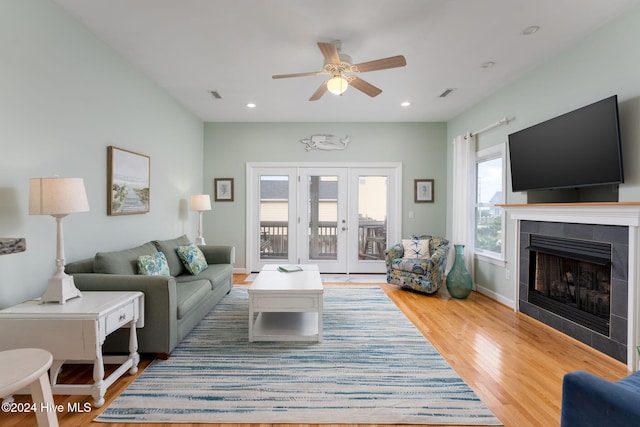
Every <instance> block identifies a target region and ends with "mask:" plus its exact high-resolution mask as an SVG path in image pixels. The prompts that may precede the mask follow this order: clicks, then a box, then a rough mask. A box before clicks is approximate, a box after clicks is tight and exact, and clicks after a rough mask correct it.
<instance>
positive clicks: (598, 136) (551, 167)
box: [509, 95, 624, 191]
mask: <svg viewBox="0 0 640 427" xmlns="http://www.w3.org/2000/svg"><path fill="white" fill-rule="evenodd" d="M509 158H510V162H511V184H512V189H513V191H529V190H547V189H557V188H579V187H588V186H595V185H607V184H620V183H623V182H624V174H623V170H622V150H621V145H620V129H619V124H618V97H617V95H614V96H611V97H609V98H606V99H603V100H601V101H598V102H595V103H593V104H590V105H587V106H585V107H582V108H579V109H577V110H574V111H571V112H569V113H566V114H563V115H561V116H558V117H555V118H553V119H550V120H547V121H545V122H542V123H539V124H537V125H534V126H531V127H529V128H526V129H522V130H520V131H518V132H515V133H512V134H510V135H509Z"/></svg>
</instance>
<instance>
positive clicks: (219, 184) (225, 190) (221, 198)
mask: <svg viewBox="0 0 640 427" xmlns="http://www.w3.org/2000/svg"><path fill="white" fill-rule="evenodd" d="M213 187H214V195H215V197H214V200H215V201H216V202H233V178H215V179H214V180H213Z"/></svg>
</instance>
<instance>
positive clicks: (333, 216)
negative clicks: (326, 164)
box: [308, 175, 338, 260]
mask: <svg viewBox="0 0 640 427" xmlns="http://www.w3.org/2000/svg"><path fill="white" fill-rule="evenodd" d="M308 186H309V200H308V203H309V205H308V212H309V259H310V260H336V259H338V177H337V176H335V175H325V176H320V175H313V176H311V175H310V176H309V182H308Z"/></svg>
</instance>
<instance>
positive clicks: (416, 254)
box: [402, 239, 431, 259]
mask: <svg viewBox="0 0 640 427" xmlns="http://www.w3.org/2000/svg"><path fill="white" fill-rule="evenodd" d="M429 243H430V239H402V246H403V247H404V255H403V257H404V258H412V259H429V258H430V257H431V251H430V249H429Z"/></svg>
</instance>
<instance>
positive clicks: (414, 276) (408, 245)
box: [384, 235, 449, 294]
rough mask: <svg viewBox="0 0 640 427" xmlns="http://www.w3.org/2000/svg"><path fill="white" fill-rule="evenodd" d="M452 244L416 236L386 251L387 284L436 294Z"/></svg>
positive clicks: (443, 239) (434, 238) (445, 240)
mask: <svg viewBox="0 0 640 427" xmlns="http://www.w3.org/2000/svg"><path fill="white" fill-rule="evenodd" d="M448 256H449V241H448V240H447V239H445V238H443V237H434V236H429V235H422V236H414V237H412V238H411V239H407V240H403V241H402V243H398V244H396V245H394V246H392V247H390V248H389V249H386V250H385V251H384V257H385V263H386V265H387V282H388V283H393V284H396V285H400V286H401V287H402V288H405V289H409V290H412V291H416V292H420V293H425V294H433V293H435V292H438V289H440V286H442V282H443V280H444V273H445V268H446V265H447V257H448Z"/></svg>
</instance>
